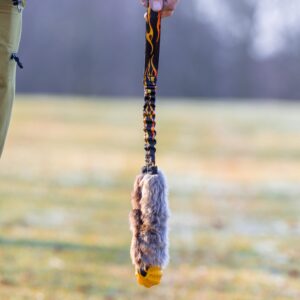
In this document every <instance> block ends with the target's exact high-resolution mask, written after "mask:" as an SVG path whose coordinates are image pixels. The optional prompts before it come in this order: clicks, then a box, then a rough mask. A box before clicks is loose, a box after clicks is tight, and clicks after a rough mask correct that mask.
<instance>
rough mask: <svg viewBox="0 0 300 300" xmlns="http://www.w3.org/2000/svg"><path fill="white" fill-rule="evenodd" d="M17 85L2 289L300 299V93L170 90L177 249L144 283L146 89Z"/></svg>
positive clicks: (2, 208)
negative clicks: (225, 96) (82, 92)
mask: <svg viewBox="0 0 300 300" xmlns="http://www.w3.org/2000/svg"><path fill="white" fill-rule="evenodd" d="M96 100H97V99H84V98H82V99H80V98H55V97H46V96H43V97H42V96H34V97H33V96H26V97H25V96H18V99H17V101H16V103H15V107H14V113H13V119H12V124H11V125H12V126H11V128H10V132H9V137H8V141H7V144H6V148H5V152H4V155H3V157H2V160H1V163H0V299H1V300H2V299H3V300H20V299H22V300H23V299H24V300H25V299H28V300H96V299H97V300H101V299H106V300H113V299H117V300H123V299H128V300H129V299H130V300H132V299H145V300H147V299H168V300H173V299H174V300H175V299H176V300H181V299H182V300H189V299H193V300H220V299H222V300H298V299H300V219H299V215H300V214H299V212H300V204H299V200H300V171H299V170H300V117H299V115H300V105H299V104H292V103H285V104H284V103H281V104H280V103H275V102H274V103H265V104H262V103H259V102H254V103H250V102H243V103H235V102H227V103H225V102H209V101H206V102H205V101H204V102H196V101H195V102H192V101H187V100H185V99H178V100H176V101H173V102H170V101H161V103H159V105H158V109H157V114H158V164H159V166H160V167H161V168H162V169H163V170H164V172H165V174H166V176H167V178H168V181H169V186H170V207H171V210H172V218H171V221H170V228H171V231H170V248H171V249H170V252H171V261H170V265H169V267H168V268H167V269H166V270H165V273H164V278H163V282H162V284H161V286H159V287H156V288H153V289H151V290H146V289H144V288H142V287H139V286H138V285H137V284H136V282H135V277H134V270H133V267H132V265H131V261H130V257H129V247H130V239H131V236H130V232H129V229H128V227H129V226H128V212H129V210H130V192H131V188H132V184H133V181H134V178H135V176H136V175H137V174H138V173H139V170H140V168H141V166H142V165H143V155H144V153H143V133H142V130H141V124H142V119H141V110H142V100H130V99H128V101H125V100H120V99H119V100H118V99H101V100H102V101H101V102H99V101H96Z"/></svg>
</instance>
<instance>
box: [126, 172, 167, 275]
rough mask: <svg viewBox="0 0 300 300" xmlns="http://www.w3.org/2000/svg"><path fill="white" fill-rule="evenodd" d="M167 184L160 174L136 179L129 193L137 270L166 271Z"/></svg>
mask: <svg viewBox="0 0 300 300" xmlns="http://www.w3.org/2000/svg"><path fill="white" fill-rule="evenodd" d="M167 196H168V195H167V184H166V180H165V177H164V175H163V173H162V172H161V171H159V172H158V174H157V175H150V174H145V175H143V174H142V175H139V176H138V177H137V178H136V181H135V184H134V190H133V193H132V198H131V199H132V211H131V212H130V225H131V226H130V228H131V231H132V234H133V237H132V243H131V251H130V252H131V258H132V262H133V264H134V265H135V266H136V267H137V268H142V269H146V268H147V267H149V266H160V267H165V266H166V265H167V263H168V260H169V255H168V229H167V221H168V217H169V209H168V200H167Z"/></svg>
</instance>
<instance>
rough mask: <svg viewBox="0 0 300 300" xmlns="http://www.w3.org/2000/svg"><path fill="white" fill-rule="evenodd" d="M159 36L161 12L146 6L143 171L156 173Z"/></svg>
mask: <svg viewBox="0 0 300 300" xmlns="http://www.w3.org/2000/svg"><path fill="white" fill-rule="evenodd" d="M160 36H161V12H155V11H153V10H152V9H151V8H150V7H148V13H147V19H146V47H145V72H144V100H145V104H144V113H143V116H144V134H145V138H144V139H145V146H144V149H145V167H144V168H143V173H147V174H152V175H154V174H157V172H158V171H157V166H156V157H155V153H156V130H155V126H156V114H155V106H156V85H157V77H158V64H159V50H160Z"/></svg>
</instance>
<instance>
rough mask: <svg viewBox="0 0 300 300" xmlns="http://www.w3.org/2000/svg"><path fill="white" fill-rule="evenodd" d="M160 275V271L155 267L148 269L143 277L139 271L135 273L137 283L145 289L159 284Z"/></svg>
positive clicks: (161, 273)
mask: <svg viewBox="0 0 300 300" xmlns="http://www.w3.org/2000/svg"><path fill="white" fill-rule="evenodd" d="M162 275H163V271H162V269H161V268H160V267H157V266H153V267H149V269H148V270H147V272H146V275H145V276H143V275H142V274H141V273H140V272H139V271H136V273H135V276H136V279H137V282H138V283H139V284H140V285H142V286H144V287H146V288H151V287H153V286H154V285H158V284H160V281H161V278H162Z"/></svg>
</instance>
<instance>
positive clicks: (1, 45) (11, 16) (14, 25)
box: [0, 0, 22, 157]
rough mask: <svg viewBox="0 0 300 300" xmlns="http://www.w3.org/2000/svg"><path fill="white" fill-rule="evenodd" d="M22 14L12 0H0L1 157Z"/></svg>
mask: <svg viewBox="0 0 300 300" xmlns="http://www.w3.org/2000/svg"><path fill="white" fill-rule="evenodd" d="M21 28H22V13H21V12H19V11H18V8H17V7H15V6H13V5H12V1H10V0H0V157H1V155H2V151H3V147H4V143H5V139H6V135H7V131H8V126H9V122H10V117H11V111H12V106H13V100H14V97H15V86H16V63H15V62H14V61H13V60H11V59H10V57H11V54H12V53H17V52H18V48H19V43H20V37H21Z"/></svg>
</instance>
